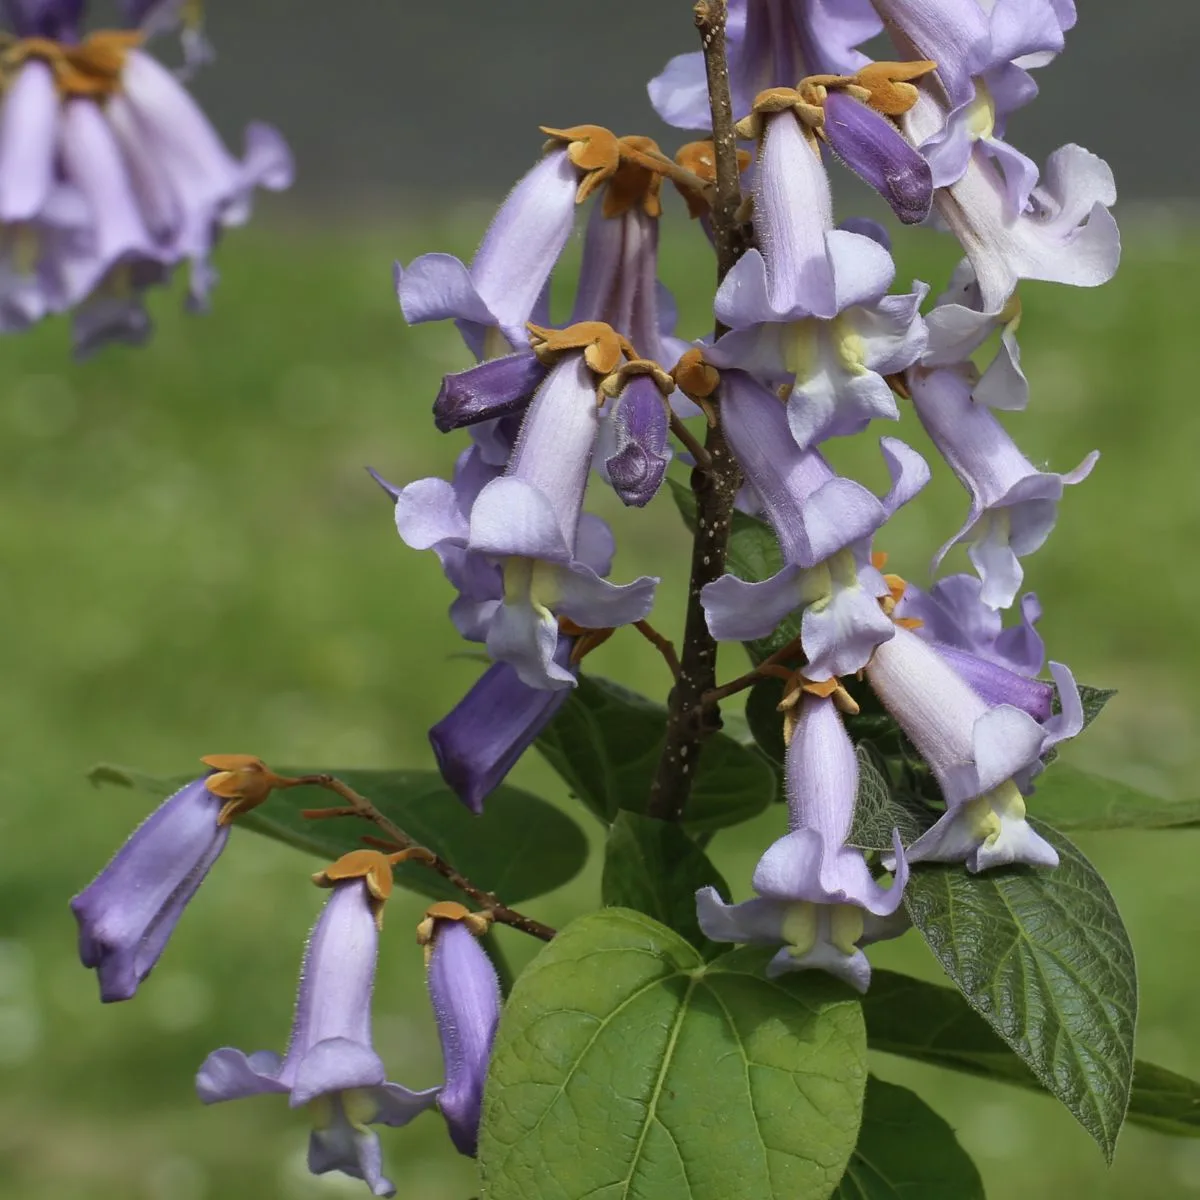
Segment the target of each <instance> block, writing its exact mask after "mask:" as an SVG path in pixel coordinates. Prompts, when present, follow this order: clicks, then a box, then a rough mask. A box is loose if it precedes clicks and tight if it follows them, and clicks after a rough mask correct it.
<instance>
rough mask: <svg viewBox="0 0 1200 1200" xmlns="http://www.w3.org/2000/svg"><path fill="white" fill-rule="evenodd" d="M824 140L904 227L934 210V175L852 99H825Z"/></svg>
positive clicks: (835, 95)
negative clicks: (875, 193) (884, 201)
mask: <svg viewBox="0 0 1200 1200" xmlns="http://www.w3.org/2000/svg"><path fill="white" fill-rule="evenodd" d="M824 132H825V140H826V141H827V142H828V144H829V146H830V148H831V149H832V150H833V152H834V153H835V154H836V155H837V156H838V158H840V159H841V160H842V161H843V162H844V163H845V164H846V165H847V166H848V167H849V168H850V169H851V170H852V171H853V172H854V173H855V174H856V175H858V176H859V178H861V179H862V180H864V181H865V182H866V183H869V184H870V185H871V186H872V187H873V188H874V189H875V190H876V191H877V192H878V193H879V194H880V195H881V196H882V197H883V198H884V199H885V200H886V201H887V202H888V204H889V205H891V208H892V212H894V213H895V214H896V216H897V217H899V218H900V220H901V221H903V222H904V223H905V224H906V225H919V224H920V223H921V222H922V221H924V220H925V218H926V217H927V216H929V210H930V208H932V206H933V173H932V172H931V171H930V169H929V164H928V163H927V162H926V161H925V160H924V159H923V158H922V157H921V155H920V154H919V153H918V152H917V151H916V150H915V149H914V148H913V147H912V146H910V145H909V144H908V142H906V141H905V140H904V136H903V135H902V134H901V132H900V130H899V129H897V128H896V126H895V125H894V124H892V122H891V121H889V120H888V118H887V117H885V116H882V115H881V114H879V113H877V112H875V111H874V110H873V109H870V108H868V107H867V106H866V105H865V104H861V103H860V102H859V101H858V100H856V99H854V97H853V96H848V95H846V94H845V93H844V92H839V91H832V92H830V93H829V95H828V96H827V97H826V98H825V125H824Z"/></svg>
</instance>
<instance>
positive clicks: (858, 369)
mask: <svg viewBox="0 0 1200 1200" xmlns="http://www.w3.org/2000/svg"><path fill="white" fill-rule="evenodd" d="M754 197H755V207H754V215H755V228H756V232H757V234H758V239H759V244H760V246H761V247H762V250H761V253H760V252H759V251H758V250H749V251H747V253H746V254H745V255H743V256H742V258H741V259H740V260H739V261H738V263H737V265H736V266H735V267H734V268H733V269H732V270H731V271H730V272H729V274H728V275H727V276H726V277H725V280H724V282H723V283H722V284H721V287H720V289H719V290H718V292H717V297H716V300H715V302H714V308H715V311H716V314H717V316H718V318H719V319H720V320H722V321H724V322H725V324H727V325H728V326H729V327H730V329H731V330H732V332H730V333H727V334H726V335H725V336H724V337H722V338H721V339H720V341H719V342H718V343H717V345H716V346H715V347H713V349H712V350H711V351H710V352H709V354H708V357H709V359H710V360H711V361H712V362H713V363H714V364H715V365H716V366H718V367H731V366H732V367H741V368H743V369H744V370H747V371H753V372H755V373H757V374H759V375H760V376H762V377H763V378H765V379H767V380H769V381H770V382H771V383H772V384H777V383H786V384H787V385H788V386H789V395H788V406H787V412H788V423H789V425H790V427H791V430H792V434H793V436H794V437H795V439H796V441H797V442H798V443H799V445H800V446H802V447H808V446H812V445H815V444H816V443H817V442H820V441H822V440H823V439H824V438H827V437H836V436H842V435H846V434H852V433H858V432H860V431H861V430H863V429H864V428H866V426H867V424H868V423H869V422H870V421H871V420H872V418H874V417H883V418H886V419H889V420H896V419H897V418H898V416H899V412H898V410H897V408H896V401H895V399H894V397H893V395H892V390H891V388H890V387H889V385H888V383H887V382H886V380H885V378H884V377H885V376H886V375H890V374H894V373H896V372H898V371H902V370H903V369H904V368H905V367H907V366H908V365H910V364H911V363H913V362H916V361H917V359H919V358H920V356H921V353H922V352H923V350H924V349H925V342H926V334H925V326H924V323H923V322H922V320H921V317H920V314H919V312H918V309H919V307H920V304H921V300H922V299H923V298H924V296H925V292H926V289H925V286H924V285H923V284H921V285H916V288H915V290H914V291H913V292H912V293H910V294H908V295H903V296H889V295H887V294H886V293H887V290H888V288H889V287H890V286H891V283H892V279H893V278H894V275H895V267H894V266H893V264H892V259H891V255H890V254H889V253H888V252H887V250H886V249H885V247H884V246H883V245H881V244H880V243H879V242H877V241H876V240H875V239H874V238H872V237H869V236H867V235H865V234H862V233H855V232H851V231H849V230H845V229H835V228H834V227H833V208H832V199H831V196H830V191H829V179H828V176H827V175H826V173H825V168H824V166H823V164H822V162H821V158H820V153H819V151H818V150H817V149H816V148H815V144H814V143H813V141H812V139H811V138H810V136H809V135H808V133H807V132H806V131H805V130H804V129H802V128H801V125H800V123H799V121H798V120H797V118H796V116H795V115H794V114H793V113H792V112H791V111H789V110H785V111H783V112H778V113H769V114H767V115H766V116H765V117H764V118H763V136H762V139H761V142H760V147H759V155H758V169H757V172H756V174H755V181H754Z"/></svg>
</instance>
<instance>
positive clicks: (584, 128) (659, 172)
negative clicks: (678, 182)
mask: <svg viewBox="0 0 1200 1200" xmlns="http://www.w3.org/2000/svg"><path fill="white" fill-rule="evenodd" d="M541 131H542V132H543V133H544V134H547V135H548V136H549V137H550V139H551V142H550V144H551V145H558V144H560V143H563V142H565V143H566V146H567V158H568V159H570V161H571V162H572V164H573V165H574V166H576V167H577V168H578V169H579V170H580V171H581V172H582V173H583V176H582V178H581V179H580V181H579V189H578V191H576V193H575V201H576V203H577V204H582V203H583V202H584V201H585V200H586V199H587V198H588V197H589V196H590V195H591V194H592V193H593V192H595V191H596V190H597V189H598V188H600V187H601V186H603V185H604V184H607V185H608V187H607V189H606V190H605V193H604V200H603V208H602V209H601V211H602V212H603V213H604V215H605V216H606V217H619V216H620V215H621V214H622V213H626V212H629V211H630V209H633V208H637V207H640V208H641V209H642V211H643V212H644V213H645V214H646V215H647V216H648V217H657V216H659V215H661V213H662V199H661V192H662V181H663V176H664V175H669V174H672V173H673V172H674V171H675V170H676V167H675V163H674V162H672V161H671V159H669V158H667V156H666V155H665V154H663V152H662V151H661V150H660V149H659V148H658V143H657V142H656V141H655V140H654V139H653V138H648V137H641V136H639V135H636V134H634V135H630V136H627V137H620V138H619V137H617V135H616V134H615V133H613V131H612V130H611V129H605V127H604V126H603V125H572V126H571V127H570V128H568V129H554V128H552V127H551V126H549V125H543V126H541Z"/></svg>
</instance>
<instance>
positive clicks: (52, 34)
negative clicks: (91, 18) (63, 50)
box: [0, 0, 84, 42]
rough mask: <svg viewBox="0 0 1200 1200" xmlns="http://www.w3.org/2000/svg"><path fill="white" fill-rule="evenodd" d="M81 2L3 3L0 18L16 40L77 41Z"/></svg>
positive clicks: (18, 0)
mask: <svg viewBox="0 0 1200 1200" xmlns="http://www.w3.org/2000/svg"><path fill="white" fill-rule="evenodd" d="M83 8H84V0H3V2H2V3H0V17H3V19H4V22H5V23H6V24H7V25H9V26H10V27H11V29H12V31H13V33H15V34H16V35H17V37H19V38H32V37H40V38H49V39H51V40H52V41H57V42H75V41H78V40H79V29H80V25H81V24H82V22H83Z"/></svg>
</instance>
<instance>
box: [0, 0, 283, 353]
mask: <svg viewBox="0 0 1200 1200" xmlns="http://www.w3.org/2000/svg"><path fill="white" fill-rule="evenodd" d="M14 12H15V20H14V24H15V27H16V30H17V33H18V35H19V36H21V37H24V38H26V39H27V40H24V41H18V42H17V43H16V45H15V46H14V47H13V48H12V49H11V50H10V51H9V55H10V58H11V59H12V60H13V61H14V63H15V77H14V78H13V81H12V83H11V86H10V87H9V88H8V89H7V91H6V93H5V96H4V100H3V106H2V108H0V181H2V182H0V330H8V331H12V330H18V329H22V328H25V327H26V326H28V325H29V324H31V323H33V322H34V321H36V320H38V319H40V318H41V317H42V316H45V315H47V314H50V313H56V312H62V311H67V310H74V311H75V314H76V316H75V331H74V335H75V346H76V351H77V353H78V354H80V355H81V356H82V355H86V354H87V353H88V352H90V351H91V350H93V349H95V348H96V347H98V346H100V345H102V344H103V343H104V342H106V341H109V340H113V339H119V340H125V341H132V342H136V341H140V340H143V339H144V338H145V337H146V336H147V334H148V332H149V329H150V323H149V318H148V317H147V316H146V313H145V310H144V307H143V303H142V296H143V293H144V291H145V289H146V288H147V287H148V286H150V285H152V284H154V283H158V282H161V281H163V280H165V279H166V278H167V277H168V275H169V274H170V271H171V269H172V268H173V267H174V266H176V265H177V264H179V263H181V262H184V261H187V262H189V263H190V266H191V277H190V287H189V290H188V304H189V306H190V307H192V308H201V307H203V306H204V304H205V303H206V302H207V298H208V293H209V290H210V288H211V286H212V284H213V282H214V280H215V278H216V276H215V272H214V271H213V269H212V266H211V264H210V262H209V255H210V253H211V251H212V247H213V245H214V242H215V239H216V237H217V235H218V233H219V231H220V229H221V228H222V227H224V226H230V225H237V224H241V223H243V222H244V221H245V220H246V218H247V217H248V215H249V211H250V196H251V193H252V191H253V189H254V188H255V187H256V186H262V187H268V188H273V189H278V188H283V187H286V186H288V184H289V183H290V182H291V173H292V168H291V159H290V157H289V155H288V151H287V148H286V146H285V145H284V144H283V142H282V140H281V139H280V138H279V135H278V134H276V133H275V132H274V130H272V129H270V128H268V127H267V126H264V125H252V126H250V127H249V129H248V131H247V149H246V155H245V158H244V159H243V160H242V161H240V162H239V161H238V160H236V159H234V158H232V157H231V156H230V155H229V153H228V152H227V151H226V150H225V148H224V146H223V145H222V144H221V142H220V140H219V138H218V137H217V135H216V133H215V132H214V130H213V129H212V126H211V125H210V124H209V123H208V121H207V119H206V118H205V116H204V114H203V113H202V112H201V110H200V109H199V107H198V106H197V105H196V104H195V102H194V101H193V100H192V98H191V97H190V96H189V95H188V93H187V92H186V91H185V90H184V88H183V87H182V85H181V84H180V83H179V81H178V80H177V79H176V77H175V76H174V75H172V74H171V73H170V72H169V71H167V70H166V69H165V68H163V67H162V66H160V65H159V64H158V63H157V62H155V61H154V59H152V58H150V57H149V56H148V55H146V54H144V53H142V52H141V51H140V50H138V49H136V44H137V40H138V38H137V36H136V35H133V34H126V33H122V32H114V31H101V32H97V33H93V34H91V35H90V36H89V37H87V38H86V39H85V40H83V41H82V42H79V41H77V40H76V39H77V37H78V28H77V20H78V15H79V11H78V6H77V5H57V6H55V5H50V6H47V5H38V6H34V7H30V6H28V5H21V6H16V7H15V9H14Z"/></svg>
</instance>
